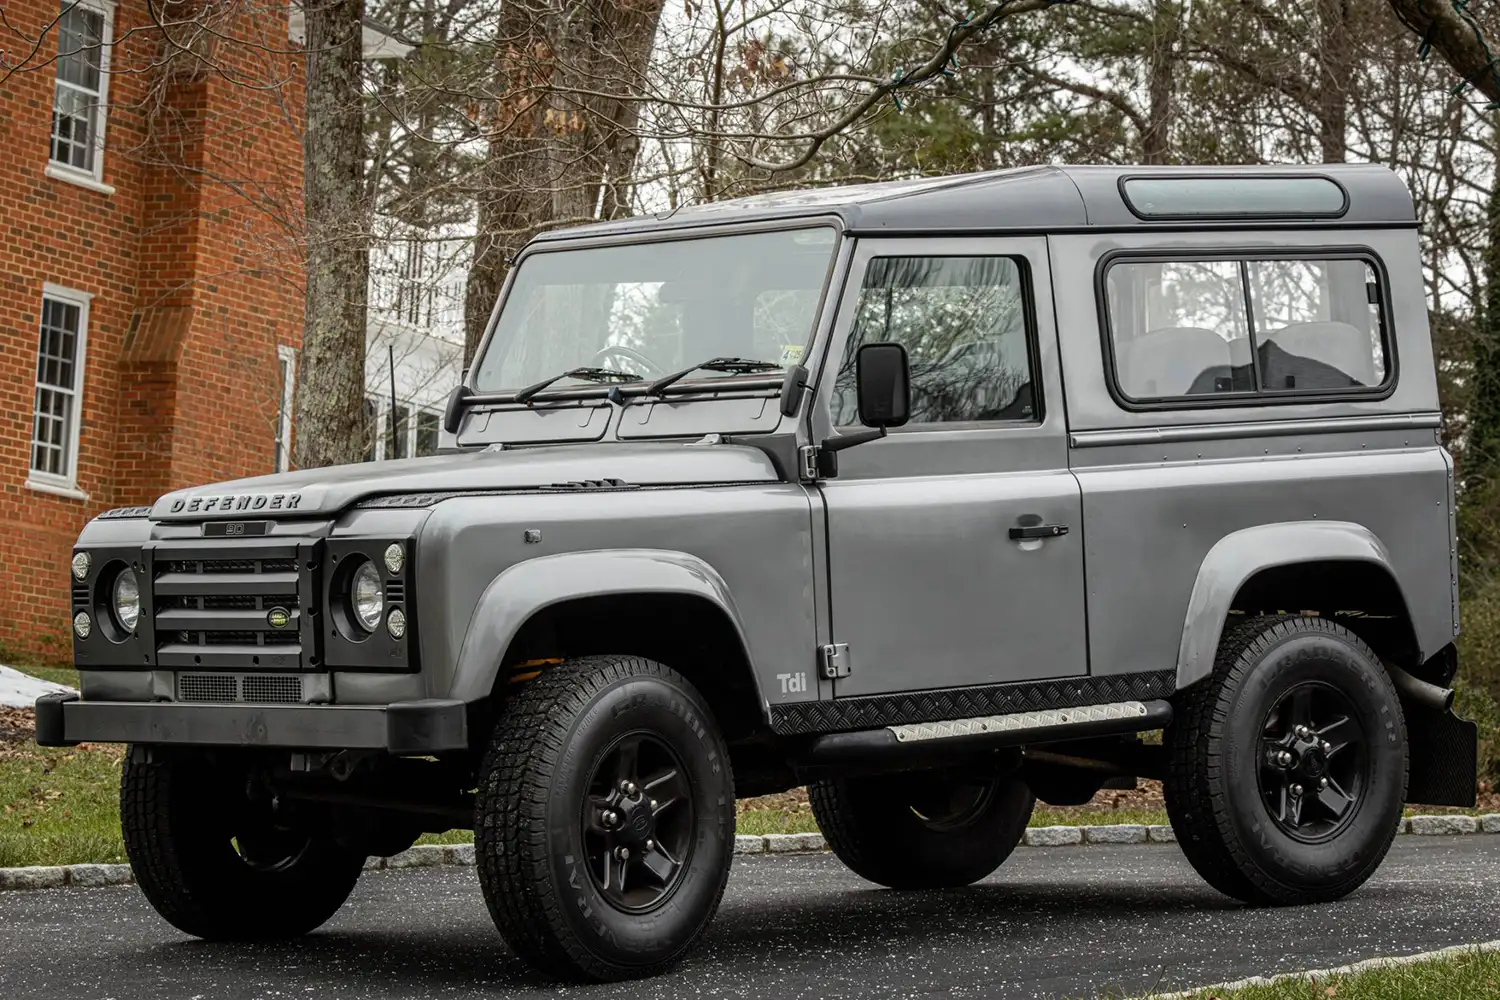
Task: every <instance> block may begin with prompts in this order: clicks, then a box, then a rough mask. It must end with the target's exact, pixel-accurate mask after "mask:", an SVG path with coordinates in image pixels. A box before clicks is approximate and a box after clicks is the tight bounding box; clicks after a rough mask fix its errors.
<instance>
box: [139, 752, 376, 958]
mask: <svg viewBox="0 0 1500 1000" xmlns="http://www.w3.org/2000/svg"><path fill="white" fill-rule="evenodd" d="M254 792H255V789H254V786H253V785H252V783H251V781H250V780H249V774H248V772H247V771H246V770H245V769H243V768H240V767H237V766H236V765H235V763H234V761H233V759H232V758H224V759H218V760H216V759H215V758H213V757H210V756H209V755H207V754H206V753H204V752H202V751H181V750H177V751H173V750H166V749H162V748H146V747H138V746H133V747H131V748H130V750H129V752H128V753H127V755H126V758H125V764H124V770H123V772H122V775H121V783H120V818H121V827H122V830H123V833H124V837H125V851H126V854H127V855H128V856H129V858H130V866H131V868H132V870H133V871H134V872H135V879H136V883H137V884H138V885H139V886H140V888H141V892H143V893H144V894H145V896H146V899H147V900H148V901H149V902H150V903H151V905H152V906H153V907H155V909H156V912H158V913H160V914H161V915H162V917H163V918H165V919H166V920H167V922H168V923H170V924H171V925H172V926H174V927H176V928H177V929H178V930H180V931H182V932H183V933H185V934H191V935H193V936H194V937H200V938H207V939H210V940H267V939H277V938H292V937H298V936H300V935H302V934H306V933H307V932H308V931H311V930H313V929H315V928H317V927H319V926H321V925H322V924H323V923H324V922H325V921H327V920H328V918H329V917H332V916H333V915H334V914H335V913H337V912H338V910H339V907H341V906H343V905H344V901H345V900H346V899H348V898H349V893H350V892H352V891H353V889H354V883H355V882H357V881H358V880H359V874H360V871H361V870H362V868H363V867H364V856H363V855H362V854H357V853H355V852H353V851H351V850H349V849H348V848H347V847H344V846H342V845H340V844H338V843H337V842H335V841H334V840H333V839H332V838H331V837H328V836H324V835H322V834H319V833H316V832H312V831H309V830H307V829H299V828H297V827H295V826H288V825H285V824H283V823H281V822H279V821H278V818H277V816H276V814H275V812H274V810H273V808H272V804H271V801H270V798H269V796H260V795H257V794H253V793H254Z"/></svg>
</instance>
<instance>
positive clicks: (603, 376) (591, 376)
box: [516, 368, 641, 405]
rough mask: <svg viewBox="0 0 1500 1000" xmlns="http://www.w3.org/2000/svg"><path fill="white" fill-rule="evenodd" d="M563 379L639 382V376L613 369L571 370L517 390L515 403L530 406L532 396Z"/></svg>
mask: <svg viewBox="0 0 1500 1000" xmlns="http://www.w3.org/2000/svg"><path fill="white" fill-rule="evenodd" d="M565 378H576V379H582V380H583V381H585V382H639V381H640V380H641V377H640V376H639V375H632V374H630V373H629V372H622V371H617V370H615V369H614V368H572V369H569V370H568V371H565V372H563V373H562V374H561V375H554V376H552V377H551V378H544V379H542V380H541V381H540V382H537V383H535V384H533V385H528V386H527V387H526V388H524V389H520V390H517V392H516V402H518V403H525V404H527V405H530V403H531V397H532V396H535V395H536V394H537V393H539V392H541V391H542V390H543V389H545V388H547V387H548V386H550V385H551V384H552V383H553V382H561V381H562V380H563V379H565Z"/></svg>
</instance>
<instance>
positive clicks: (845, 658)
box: [818, 642, 854, 680]
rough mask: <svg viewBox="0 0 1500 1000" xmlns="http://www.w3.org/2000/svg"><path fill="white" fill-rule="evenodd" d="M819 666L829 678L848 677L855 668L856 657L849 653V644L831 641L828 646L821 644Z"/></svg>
mask: <svg viewBox="0 0 1500 1000" xmlns="http://www.w3.org/2000/svg"><path fill="white" fill-rule="evenodd" d="M818 666H819V667H820V668H822V671H823V676H824V677H826V678H828V679H829V680H833V679H834V678H837V677H848V676H849V672H850V671H851V670H853V669H854V659H853V657H851V656H850V655H849V644H848V643H847V642H831V643H829V644H828V645H826V646H819V647H818Z"/></svg>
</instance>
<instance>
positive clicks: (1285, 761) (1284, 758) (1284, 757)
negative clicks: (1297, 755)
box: [1276, 750, 1292, 767]
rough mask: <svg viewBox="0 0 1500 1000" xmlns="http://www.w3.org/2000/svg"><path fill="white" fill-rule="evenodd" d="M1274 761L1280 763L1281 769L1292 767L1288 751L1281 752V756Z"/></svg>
mask: <svg viewBox="0 0 1500 1000" xmlns="http://www.w3.org/2000/svg"><path fill="white" fill-rule="evenodd" d="M1276 759H1277V760H1279V761H1280V762H1281V766H1282V767H1291V766H1292V755H1291V752H1290V751H1287V750H1283V751H1281V755H1280V756H1279V757H1277V758H1276Z"/></svg>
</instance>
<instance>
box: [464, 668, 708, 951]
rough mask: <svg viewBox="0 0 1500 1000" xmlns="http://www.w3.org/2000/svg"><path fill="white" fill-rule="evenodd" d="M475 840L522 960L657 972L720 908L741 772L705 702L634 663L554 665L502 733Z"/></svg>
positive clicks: (491, 899) (491, 755) (664, 672)
mask: <svg viewBox="0 0 1500 1000" xmlns="http://www.w3.org/2000/svg"><path fill="white" fill-rule="evenodd" d="M474 842H475V850H476V854H477V860H478V863H479V881H480V885H481V887H482V888H483V890H484V898H485V902H486V903H487V904H488V906H489V910H490V915H491V916H492V917H493V918H494V921H495V925H496V926H497V927H498V928H499V930H500V933H501V934H502V935H503V936H504V938H505V940H506V941H507V942H508V943H509V944H510V946H511V947H512V948H513V949H515V951H516V953H517V954H518V955H520V957H521V958H522V959H524V960H525V961H527V962H529V963H531V964H532V965H535V966H537V967H538V968H540V969H542V970H543V971H545V972H548V973H551V974H552V975H555V976H559V977H562V978H567V979H583V980H617V979H625V978H629V977H633V976H645V975H651V974H654V973H657V972H661V971H663V970H665V969H666V968H668V967H670V966H671V965H672V964H673V963H675V962H677V961H679V960H680V959H681V958H682V957H683V956H684V955H685V954H686V953H687V951H688V949H690V948H691V947H692V946H693V944H694V943H695V942H696V941H697V940H698V938H699V937H700V936H701V935H702V933H703V931H704V929H705V928H706V927H707V926H708V922H709V920H710V919H712V917H713V915H714V912H715V910H717V909H718V906H719V900H720V898H721V897H722V896H723V893H724V885H725V883H726V881H727V880H728V878H729V865H730V861H731V858H732V854H733V846H734V780H733V777H732V775H731V774H730V769H729V755H728V752H727V751H726V749H725V747H724V742H723V740H722V738H721V737H720V736H719V733H718V729H717V727H716V726H715V724H714V721H713V716H712V714H711V713H710V711H709V709H708V706H707V704H706V703H705V702H704V701H703V698H702V696H700V695H699V694H698V692H697V691H696V690H695V689H694V688H693V686H692V685H691V684H690V683H689V682H688V681H687V680H686V679H685V678H684V677H682V676H681V675H680V674H678V673H676V672H675V671H672V670H670V669H668V668H667V667H664V666H662V665H661V664H659V663H653V662H652V661H650V660H645V659H641V658H639V657H631V656H592V657H584V658H580V659H577V660H572V661H569V662H566V663H563V664H560V665H558V666H555V667H552V668H551V669H549V670H548V671H546V672H545V673H544V674H542V675H541V676H540V677H538V678H537V679H536V680H534V681H532V682H531V683H530V684H529V685H527V687H526V688H525V689H523V690H522V691H521V692H520V694H518V695H516V697H515V698H513V699H512V700H511V702H510V703H509V704H508V705H507V706H506V708H505V712H504V714H503V716H502V717H501V719H500V721H499V723H498V724H497V725H496V727H495V734H494V738H493V740H492V742H491V744H490V748H489V752H488V753H487V754H486V756H485V760H484V763H483V766H482V768H481V771H480V779H479V793H478V797H477V800H476V802H475V830H474Z"/></svg>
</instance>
